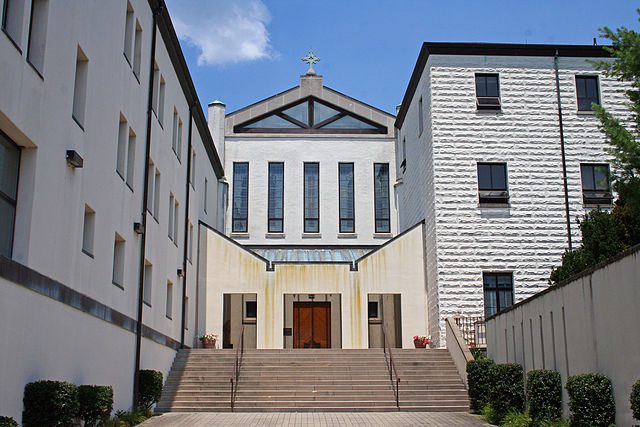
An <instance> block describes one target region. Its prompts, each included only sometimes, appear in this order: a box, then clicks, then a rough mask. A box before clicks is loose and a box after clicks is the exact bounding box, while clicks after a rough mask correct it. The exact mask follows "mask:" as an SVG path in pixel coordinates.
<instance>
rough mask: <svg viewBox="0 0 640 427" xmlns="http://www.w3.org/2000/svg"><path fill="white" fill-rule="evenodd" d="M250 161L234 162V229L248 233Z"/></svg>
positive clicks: (232, 216) (232, 219) (232, 221)
mask: <svg viewBox="0 0 640 427" xmlns="http://www.w3.org/2000/svg"><path fill="white" fill-rule="evenodd" d="M248 208H249V163H234V164H233V209H232V214H231V223H232V227H231V228H232V231H233V232H236V233H246V232H247V230H248V228H247V219H248V211H249V209H248Z"/></svg>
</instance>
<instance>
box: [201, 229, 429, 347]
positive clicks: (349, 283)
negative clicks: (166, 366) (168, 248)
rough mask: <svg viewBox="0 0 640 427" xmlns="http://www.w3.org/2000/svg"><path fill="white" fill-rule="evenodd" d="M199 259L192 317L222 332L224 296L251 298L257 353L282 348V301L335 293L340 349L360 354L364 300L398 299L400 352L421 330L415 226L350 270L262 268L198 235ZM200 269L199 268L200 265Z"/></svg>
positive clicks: (223, 241) (249, 256)
mask: <svg viewBox="0 0 640 427" xmlns="http://www.w3.org/2000/svg"><path fill="white" fill-rule="evenodd" d="M201 239H202V240H201V247H202V246H206V252H208V253H215V254H217V255H216V256H215V257H213V256H209V257H206V265H202V266H201V271H203V270H206V273H203V276H204V277H203V281H202V286H201V287H200V291H201V294H200V295H201V301H202V305H201V310H200V311H199V313H198V319H199V325H200V327H201V328H203V329H202V330H203V331H204V330H206V331H207V332H215V333H217V334H219V335H221V333H222V321H223V314H222V313H223V311H222V301H223V294H224V293H232V292H233V293H250V294H254V293H255V294H257V301H258V304H257V307H258V312H257V321H256V326H257V347H258V348H283V347H284V339H283V335H282V332H281V331H282V330H283V327H284V324H283V322H284V313H283V310H284V307H283V305H284V297H283V295H284V294H306V293H313V294H334V295H335V294H340V296H341V297H340V299H341V325H342V331H341V336H342V348H368V347H369V345H368V321H367V296H368V294H370V293H372V294H386V293H395V294H400V295H401V303H402V315H401V317H402V319H401V323H402V345H403V347H405V348H412V347H413V340H412V337H413V335H417V334H420V335H421V334H424V333H425V331H426V330H427V329H428V325H427V314H426V310H425V309H426V301H425V291H424V269H423V265H422V259H423V247H422V227H417V228H415V229H413V230H411V231H410V232H408V233H407V234H405V235H403V236H399V237H398V238H397V239H395V240H393V241H392V242H390V243H389V244H388V245H386V246H384V247H383V248H381V249H379V250H378V251H376V252H374V253H372V254H370V255H369V256H367V257H365V258H364V259H362V260H360V261H359V262H358V264H357V271H351V270H350V267H349V265H348V264H278V265H275V266H274V270H273V271H267V264H266V262H265V261H264V260H263V259H260V258H258V257H257V256H255V255H254V254H253V253H252V252H250V251H248V250H246V249H244V248H242V247H241V246H239V245H238V244H236V243H234V242H233V241H231V240H229V239H228V238H226V237H224V236H222V235H220V234H219V233H217V232H215V231H212V230H207V229H203V230H202V232H201ZM203 264H204V262H203Z"/></svg>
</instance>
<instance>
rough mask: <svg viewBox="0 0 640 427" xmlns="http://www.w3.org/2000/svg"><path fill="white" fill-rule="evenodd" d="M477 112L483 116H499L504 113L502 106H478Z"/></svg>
mask: <svg viewBox="0 0 640 427" xmlns="http://www.w3.org/2000/svg"><path fill="white" fill-rule="evenodd" d="M476 114H480V115H483V116H499V115H502V114H504V113H503V112H502V109H501V108H495V109H492V108H480V109H478V108H476Z"/></svg>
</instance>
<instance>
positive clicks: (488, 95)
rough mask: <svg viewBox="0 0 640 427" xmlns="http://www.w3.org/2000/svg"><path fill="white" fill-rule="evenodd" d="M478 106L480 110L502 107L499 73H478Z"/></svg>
mask: <svg viewBox="0 0 640 427" xmlns="http://www.w3.org/2000/svg"><path fill="white" fill-rule="evenodd" d="M476 107H477V108H478V110H499V109H500V86H499V82H498V75H497V74H476Z"/></svg>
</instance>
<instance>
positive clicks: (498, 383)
mask: <svg viewBox="0 0 640 427" xmlns="http://www.w3.org/2000/svg"><path fill="white" fill-rule="evenodd" d="M489 375H490V376H491V387H490V388H489V403H490V404H491V407H492V408H493V410H494V411H495V412H496V418H497V419H498V420H500V421H502V419H503V418H504V416H505V415H507V414H508V413H509V412H523V411H524V373H523V371H522V366H520V365H518V364H515V363H501V364H498V365H493V366H492V367H491V371H490V373H489Z"/></svg>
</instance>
